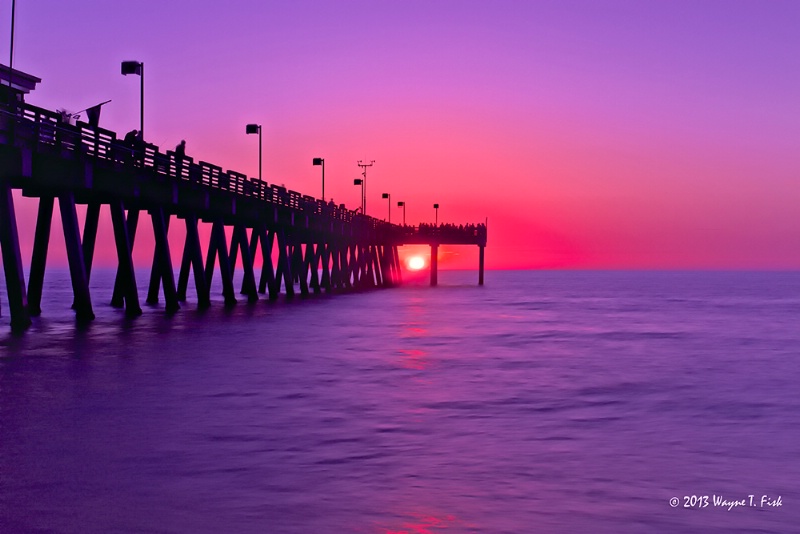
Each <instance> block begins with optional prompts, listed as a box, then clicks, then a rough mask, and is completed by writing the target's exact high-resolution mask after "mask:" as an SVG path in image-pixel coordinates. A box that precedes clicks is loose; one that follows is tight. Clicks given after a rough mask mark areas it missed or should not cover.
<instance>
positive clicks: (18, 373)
mask: <svg viewBox="0 0 800 534" xmlns="http://www.w3.org/2000/svg"><path fill="white" fill-rule="evenodd" d="M139 278H140V282H141V281H144V280H146V276H145V273H141V274H140V275H139ZM476 278H477V276H476V274H475V273H474V272H442V273H440V283H441V285H440V286H439V287H438V288H430V287H427V286H426V284H425V283H424V281H419V282H417V283H408V284H406V285H405V286H403V287H400V288H395V289H391V290H384V291H375V292H366V293H359V294H348V295H337V296H332V297H328V296H324V295H323V296H320V297H317V298H309V299H300V298H297V299H295V300H294V301H292V302H285V301H283V300H280V301H278V302H275V303H269V302H267V301H264V300H262V301H260V302H258V303H256V304H255V305H247V304H246V303H244V299H242V303H240V304H239V305H238V306H236V307H235V308H233V309H229V310H226V309H224V308H223V307H222V305H221V296H220V295H219V292H218V291H215V294H216V295H217V299H218V302H217V303H216V304H215V305H214V306H212V308H211V309H209V310H207V311H205V312H198V311H196V310H195V309H194V308H195V306H194V305H193V304H192V303H191V302H190V303H189V304H188V305H187V306H185V307H184V309H183V310H181V311H180V312H179V313H177V314H176V315H174V316H172V317H166V316H164V314H163V313H162V312H161V311H160V310H159V309H153V308H148V307H147V306H145V313H144V315H143V316H142V317H139V318H138V319H135V320H132V321H128V320H125V319H124V317H123V314H122V312H120V311H119V310H115V309H112V308H110V307H108V306H107V302H108V300H109V298H110V293H111V291H110V286H111V280H112V279H113V278H112V276H111V273H110V272H108V271H105V272H104V271H96V272H95V273H93V275H92V280H93V283H92V285H93V293H92V295H93V299H94V305H95V312H96V313H97V316H98V317H97V320H96V321H94V322H93V323H92V324H90V325H89V326H88V327H85V328H77V327H76V326H75V324H74V320H73V316H72V312H71V311H70V309H69V305H70V302H71V297H70V295H69V283H68V277H67V276H66V273H65V272H63V271H54V272H48V277H47V279H46V287H45V300H44V305H43V308H44V315H43V317H42V318H39V319H36V320H35V322H34V325H33V327H32V328H31V329H30V330H29V331H28V332H27V333H25V334H24V335H23V336H21V337H13V336H11V335H10V334H9V333H8V315H7V312H8V307H7V301H6V300H3V314H4V315H3V317H2V319H0V323H1V324H0V351H2V352H0V354H2V357H0V532H3V533H9V532H10V533H14V532H36V533H125V532H153V533H183V532H189V533H221V532H226V533H227V532H231V533H263V532H266V533H303V534H305V533H316V532H326V533H328V532H330V533H340V532H341V533H383V534H388V533H396V534H399V533H405V534H427V533H440V532H441V533H460V532H486V533H530V532H545V533H549V532H553V533H561V532H564V533H567V532H569V533H571V532H609V533H611V532H613V533H618V532H720V533H723V532H724V533H728V532H798V531H800V482H799V481H800V395H798V391H800V389H799V387H800V386H799V385H800V328H798V326H800V321H798V318H800V273H738V272H713V273H712V272H533V271H530V272H488V273H487V277H486V279H487V280H486V285H485V286H484V287H478V286H477V285H476ZM140 285H142V286H143V285H144V284H143V283H142V284H140ZM2 295H3V299H5V290H3V292H2ZM142 296H143V295H142ZM192 296H193V295H191V292H190V298H191V297H192ZM750 496H752V501H751V500H750ZM673 498H675V499H677V504H678V506H677V507H673V506H672V504H674V502H673V503H672V504H671V502H670V500H671V499H673ZM722 501H725V503H723V502H722ZM762 504H763V505H762ZM768 504H773V505H775V506H769V505H768ZM687 505H688V506H689V507H685V506H687Z"/></svg>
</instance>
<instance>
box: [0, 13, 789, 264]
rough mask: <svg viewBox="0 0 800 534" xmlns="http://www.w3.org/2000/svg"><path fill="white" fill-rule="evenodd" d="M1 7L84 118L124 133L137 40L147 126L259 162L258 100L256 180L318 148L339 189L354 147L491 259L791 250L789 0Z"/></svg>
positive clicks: (784, 260) (303, 170)
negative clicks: (477, 235) (470, 230)
mask: <svg viewBox="0 0 800 534" xmlns="http://www.w3.org/2000/svg"><path fill="white" fill-rule="evenodd" d="M10 12H11V2H10V0H5V1H4V2H3V9H2V18H0V27H2V28H4V29H3V31H2V33H0V35H3V36H4V38H3V39H2V43H0V52H2V53H3V56H0V61H2V62H3V63H7V62H8V46H9V39H8V36H9V32H8V28H10ZM16 20H17V27H16V40H15V55H14V66H15V67H16V68H18V69H21V70H23V71H25V72H29V73H31V74H34V75H36V76H39V77H41V78H42V80H43V81H42V83H41V84H40V86H39V88H38V89H37V90H36V91H35V92H34V93H33V94H31V95H30V96H29V98H28V102H30V103H32V104H35V105H39V106H42V107H45V108H51V109H55V108H60V107H65V108H67V109H70V110H79V109H82V108H85V107H87V106H90V105H92V104H96V103H98V102H100V101H103V100H107V99H112V100H113V101H112V102H111V103H110V104H109V105H107V106H105V107H104V109H103V114H102V117H101V125H102V126H104V127H106V128H109V129H112V130H115V131H117V132H118V133H120V134H124V133H125V132H126V131H128V130H130V129H132V128H138V122H139V83H138V78H136V77H131V76H128V77H123V76H121V75H120V73H119V64H120V61H121V60H127V59H132V60H139V61H143V62H144V63H145V72H146V80H145V82H146V89H145V93H146V119H145V121H146V122H145V129H146V134H147V138H148V140H149V141H150V142H153V143H155V144H158V145H160V146H162V147H163V148H165V149H167V148H168V149H172V148H173V147H174V146H175V144H177V143H178V142H179V141H180V140H181V139H186V141H187V154H188V155H190V156H193V157H195V159H201V160H204V161H209V162H211V163H215V164H218V165H221V166H222V167H224V168H229V169H233V170H237V171H240V172H245V173H248V174H250V175H252V176H257V174H258V163H257V162H258V158H257V151H258V148H257V140H256V137H255V136H246V135H245V133H244V125H245V124H246V123H248V122H259V123H262V124H263V125H264V179H265V180H266V181H268V182H270V183H277V184H285V185H286V187H288V188H290V189H294V190H296V191H299V192H301V193H303V194H312V195H314V196H319V195H320V169H319V167H312V165H311V159H312V158H313V157H318V156H319V157H324V158H325V159H326V193H327V196H328V197H331V196H332V197H333V198H334V199H335V201H336V202H337V203H340V202H344V203H345V204H346V205H347V206H348V207H350V208H355V207H356V206H358V205H359V198H360V197H359V189H358V188H357V187H355V186H353V185H352V184H353V178H356V177H358V172H359V169H358V167H357V166H356V161H357V160H359V159H374V160H376V163H375V166H374V167H372V169H371V170H370V173H369V175H368V185H369V190H368V193H369V198H368V213H369V214H371V215H373V216H376V217H381V218H383V217H386V211H387V207H386V201H385V200H381V198H380V197H381V193H383V192H389V193H391V194H392V201H393V203H396V201H398V200H404V201H405V202H406V203H407V218H408V222H409V224H416V223H418V222H420V221H422V222H432V220H433V217H434V211H433V208H432V205H433V203H434V202H438V203H440V204H441V208H440V210H439V219H440V221H447V222H455V223H466V222H479V221H483V220H484V218H486V217H488V219H489V246H488V248H487V257H486V261H487V267H489V268H767V269H775V268H792V269H797V268H800V215H798V205H800V171H799V167H800V31H798V28H800V3H798V2H794V1H770V2H763V1H753V2H741V1H732V0H726V1H719V2H717V1H686V2H684V1H665V2H658V1H647V2H643V1H621V2H617V1H614V2H611V1H590V2H574V1H553V2H550V1H533V0H531V1H488V0H487V1H482V2H474V1H464V0H459V1H436V0H427V1H407V0H403V1H394V2H383V1H376V0H373V1H369V2H340V1H337V2H302V1H300V2H296V1H293V2H283V1H282V2H273V1H264V0H229V1H227V2H218V1H214V2H210V1H205V0H192V1H188V0H170V1H169V2H164V1H163V0H159V1H155V0H136V1H128V0H115V1H113V2H109V1H108V0H91V1H80V0H76V1H72V2H64V1H63V0H18V1H17V17H16ZM34 208H35V204H34V203H32V202H30V201H27V202H26V201H25V200H20V202H19V203H18V211H19V212H20V214H19V217H20V219H21V220H22V221H23V222H21V224H20V226H21V228H20V232H21V234H23V239H26V240H27V242H28V243H30V242H31V241H32V234H33V220H34V219H33V218H32V217H31V215H30V214H31V213H33V210H34ZM104 217H106V220H107V215H106V214H104ZM399 217H400V212H399V211H398V209H397V208H396V207H395V208H393V210H392V218H393V221H397V220H398V219H399ZM25 221H28V222H27V223H26V222H25ZM102 224H103V223H102V221H101V225H102ZM106 227H107V228H108V227H110V224H107V225H106ZM56 231H58V228H57V227H54V232H56ZM107 235H108V236H110V235H111V232H110V230H108V231H107ZM142 235H144V234H142ZM26 236H31V238H30V239H27V238H26ZM101 238H102V237H101ZM54 241H59V242H61V241H63V240H60V239H55V240H54ZM100 242H101V243H106V244H107V250H101V251H99V253H98V258H99V260H101V261H102V260H103V259H104V258H106V259H108V261H109V262H110V261H111V259H112V258H113V257H114V253H113V250H112V247H113V241H112V240H111V238H110V237H109V238H108V239H104V240H102V241H100ZM60 247H61V249H63V243H62V244H61V245H60ZM142 247H145V245H140V244H139V240H138V239H137V248H139V249H141V248H142ZM473 248H475V247H463V248H459V247H456V248H450V249H447V250H446V251H445V252H446V255H445V256H446V257H445V258H444V259H443V263H442V267H448V266H450V267H469V268H474V267H475V265H476V263H477V260H476V257H477V254H476V251H475V250H473ZM29 250H30V249H29V247H28V248H27V249H24V250H23V253H24V254H25V256H26V257H27V258H30V252H29ZM175 250H178V247H176V249H175ZM137 254H138V255H140V257H142V258H147V257H149V255H150V254H152V249H151V248H150V249H149V250H147V251H146V254H144V253H143V252H140V251H138V250H137ZM142 254H143V255H142ZM60 256H63V254H61V253H60V252H59V250H54V257H56V258H58V257H60ZM173 256H176V257H177V258H179V257H180V254H179V252H175V251H173ZM148 264H149V262H148V261H142V260H137V265H138V266H140V267H145V266H147V265H148Z"/></svg>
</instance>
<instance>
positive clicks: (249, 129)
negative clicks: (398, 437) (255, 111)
mask: <svg viewBox="0 0 800 534" xmlns="http://www.w3.org/2000/svg"><path fill="white" fill-rule="evenodd" d="M259 130H261V125H260V124H248V125H247V126H245V130H244V131H245V133H248V134H257V133H258V132H259Z"/></svg>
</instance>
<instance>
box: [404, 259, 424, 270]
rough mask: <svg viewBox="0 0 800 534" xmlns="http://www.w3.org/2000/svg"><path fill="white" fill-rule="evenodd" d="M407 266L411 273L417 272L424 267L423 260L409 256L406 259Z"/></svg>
mask: <svg viewBox="0 0 800 534" xmlns="http://www.w3.org/2000/svg"><path fill="white" fill-rule="evenodd" d="M407 265H408V268H409V269H411V270H412V271H419V270H420V269H422V268H424V267H425V258H423V257H422V256H411V257H410V258H408V262H407Z"/></svg>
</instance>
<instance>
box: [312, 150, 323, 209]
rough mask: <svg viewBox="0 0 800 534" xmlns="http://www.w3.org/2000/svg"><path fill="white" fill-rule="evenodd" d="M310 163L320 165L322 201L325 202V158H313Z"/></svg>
mask: <svg viewBox="0 0 800 534" xmlns="http://www.w3.org/2000/svg"><path fill="white" fill-rule="evenodd" d="M311 164H312V165H322V201H323V202H325V158H314V159H313V160H312V162H311Z"/></svg>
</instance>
